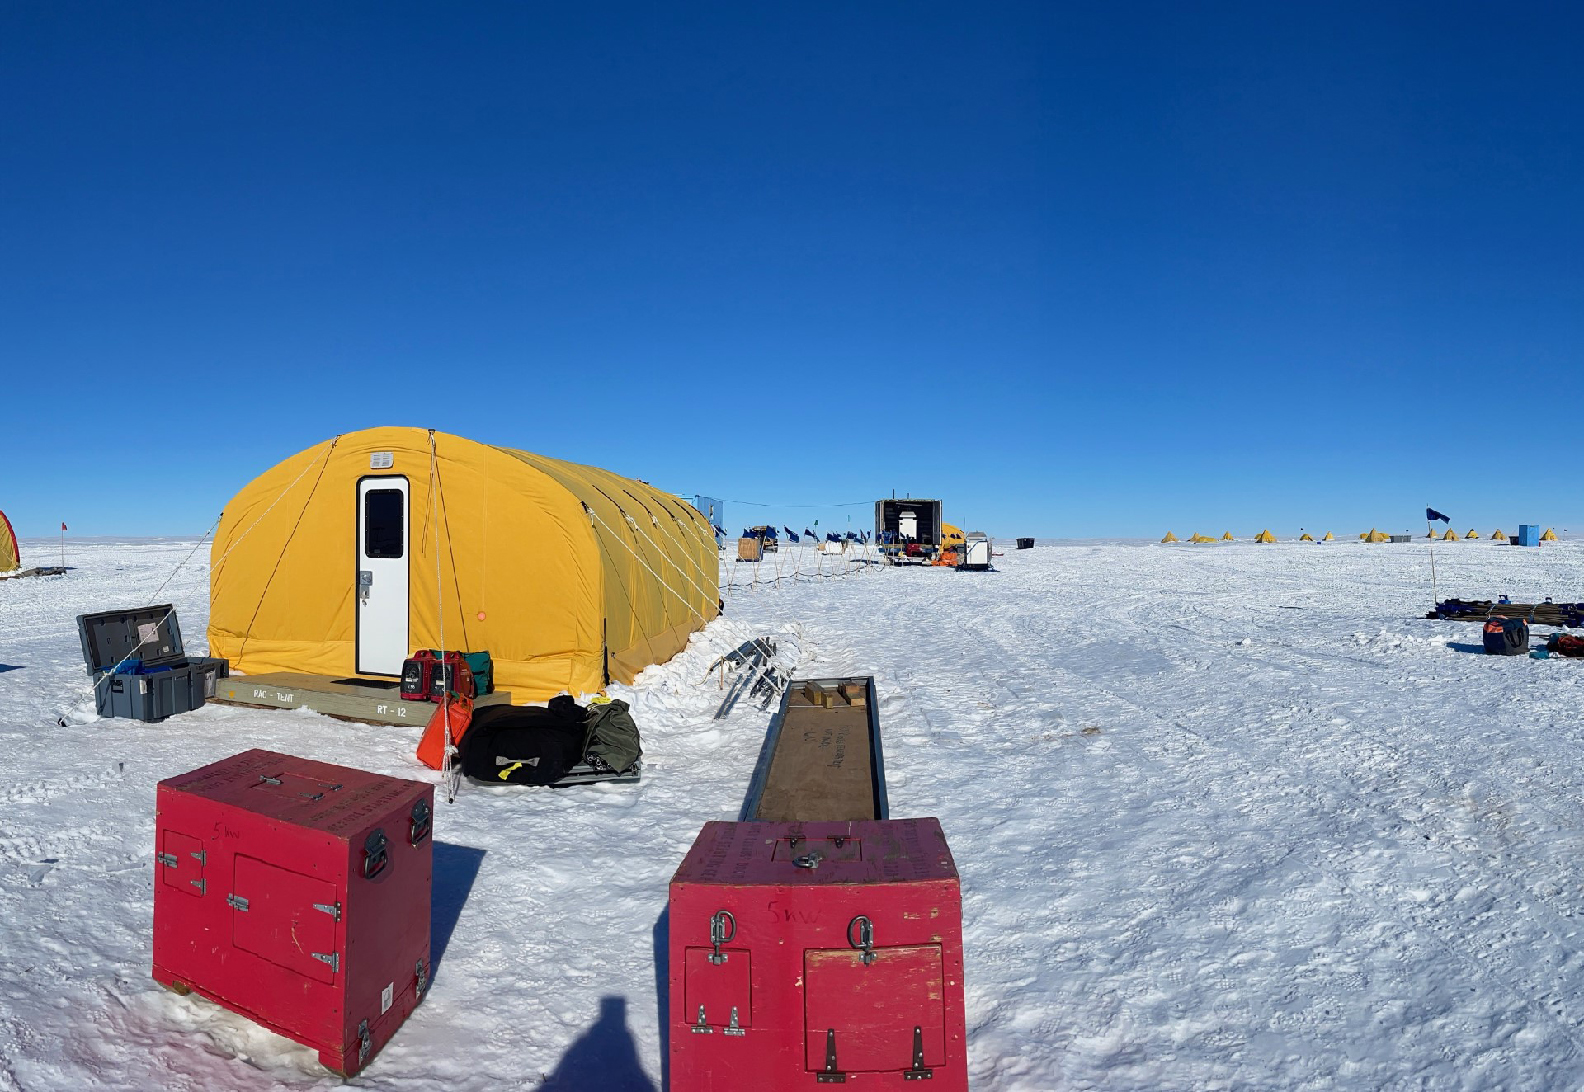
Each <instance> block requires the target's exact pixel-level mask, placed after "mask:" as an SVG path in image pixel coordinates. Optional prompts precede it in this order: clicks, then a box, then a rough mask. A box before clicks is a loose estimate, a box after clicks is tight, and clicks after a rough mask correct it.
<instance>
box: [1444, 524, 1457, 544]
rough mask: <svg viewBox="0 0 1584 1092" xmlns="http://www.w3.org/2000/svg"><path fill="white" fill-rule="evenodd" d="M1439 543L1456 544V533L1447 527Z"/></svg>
mask: <svg viewBox="0 0 1584 1092" xmlns="http://www.w3.org/2000/svg"><path fill="white" fill-rule="evenodd" d="M1441 541H1443V542H1456V541H1457V532H1456V531H1454V530H1452V528H1450V527H1448V528H1447V532H1446V534H1444V535H1442V536H1441Z"/></svg>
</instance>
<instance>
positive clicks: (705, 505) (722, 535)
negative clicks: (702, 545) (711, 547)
mask: <svg viewBox="0 0 1584 1092" xmlns="http://www.w3.org/2000/svg"><path fill="white" fill-rule="evenodd" d="M693 507H694V508H697V509H698V510H699V511H700V512H702V513H704V518H705V519H707V520H709V521H710V526H711V527H713V528H715V545H716V546H717V547H720V546H724V545H725V544H726V532H725V531H724V530H722V528H724V527H725V526H726V505H725V503H724V502H723V501H722V500H721V499H720V498H719V497H698V496H695V497H694V498H693Z"/></svg>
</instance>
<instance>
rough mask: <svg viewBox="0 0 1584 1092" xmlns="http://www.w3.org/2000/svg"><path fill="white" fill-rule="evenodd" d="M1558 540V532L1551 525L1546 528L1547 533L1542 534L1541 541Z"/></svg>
mask: <svg viewBox="0 0 1584 1092" xmlns="http://www.w3.org/2000/svg"><path fill="white" fill-rule="evenodd" d="M1556 540H1557V537H1556V532H1555V531H1553V530H1552V529H1551V528H1549V527H1547V528H1546V533H1545V534H1543V535H1541V536H1540V541H1541V542H1555V541H1556Z"/></svg>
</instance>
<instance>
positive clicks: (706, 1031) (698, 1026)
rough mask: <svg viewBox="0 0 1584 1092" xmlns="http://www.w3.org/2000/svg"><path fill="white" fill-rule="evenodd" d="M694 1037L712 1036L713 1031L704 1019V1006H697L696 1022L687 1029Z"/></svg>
mask: <svg viewBox="0 0 1584 1092" xmlns="http://www.w3.org/2000/svg"><path fill="white" fill-rule="evenodd" d="M689 1030H690V1031H692V1032H693V1034H695V1035H713V1034H714V1033H715V1029H714V1028H712V1027H710V1026H709V1021H708V1020H706V1019H705V1018H704V1006H703V1005H700V1006H699V1014H698V1020H697V1022H695V1023H694V1024H693V1026H692V1027H691V1028H690V1029H689Z"/></svg>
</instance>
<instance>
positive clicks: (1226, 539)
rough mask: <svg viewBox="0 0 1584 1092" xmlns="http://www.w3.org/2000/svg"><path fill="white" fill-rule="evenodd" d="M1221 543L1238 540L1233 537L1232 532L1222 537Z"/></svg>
mask: <svg viewBox="0 0 1584 1092" xmlns="http://www.w3.org/2000/svg"><path fill="white" fill-rule="evenodd" d="M1221 541H1222V542H1236V541H1237V540H1236V539H1235V538H1233V537H1232V532H1231V531H1228V532H1227V533H1226V534H1224V535H1222V536H1221Z"/></svg>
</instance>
